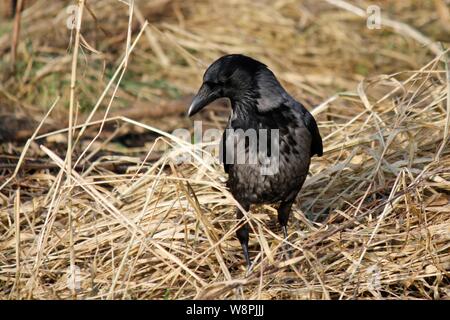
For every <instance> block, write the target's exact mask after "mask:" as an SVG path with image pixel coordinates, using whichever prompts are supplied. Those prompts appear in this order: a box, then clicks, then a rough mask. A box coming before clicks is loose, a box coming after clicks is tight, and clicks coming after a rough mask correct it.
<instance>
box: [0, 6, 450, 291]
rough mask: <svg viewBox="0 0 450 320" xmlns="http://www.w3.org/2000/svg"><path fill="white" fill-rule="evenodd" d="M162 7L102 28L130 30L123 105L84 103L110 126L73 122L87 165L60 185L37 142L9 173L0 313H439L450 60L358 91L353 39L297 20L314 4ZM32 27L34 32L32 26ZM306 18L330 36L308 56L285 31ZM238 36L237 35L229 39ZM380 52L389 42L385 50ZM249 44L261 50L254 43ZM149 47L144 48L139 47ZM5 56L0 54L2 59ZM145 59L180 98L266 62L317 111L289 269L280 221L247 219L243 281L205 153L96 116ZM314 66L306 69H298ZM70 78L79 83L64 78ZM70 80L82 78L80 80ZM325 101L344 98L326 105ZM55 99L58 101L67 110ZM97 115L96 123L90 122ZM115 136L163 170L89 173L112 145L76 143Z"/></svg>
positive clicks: (445, 271) (447, 205)
mask: <svg viewBox="0 0 450 320" xmlns="http://www.w3.org/2000/svg"><path fill="white" fill-rule="evenodd" d="M110 2H111V1H106V0H105V1H96V2H95V3H91V2H89V4H90V5H91V6H93V8H91V10H93V11H94V12H97V11H96V10H95V9H96V6H97V5H98V6H101V5H102V4H103V5H104V4H105V3H110ZM42 3H43V2H40V1H37V2H36V4H35V6H39V5H42ZM112 3H115V2H114V1H113V2H112ZM161 3H164V6H162V7H158V8H163V9H161V10H162V11H161V10H160V11H158V12H160V14H163V13H165V14H166V15H169V17H170V18H168V21H169V22H164V23H160V24H159V25H158V26H155V25H152V26H151V27H146V24H145V22H144V21H143V20H142V19H139V14H137V18H133V21H131V23H129V20H128V16H127V15H126V12H127V11H126V10H123V8H122V11H120V12H121V13H120V14H116V15H114V17H115V18H116V19H117V20H116V21H118V23H117V26H116V27H117V28H121V27H123V28H122V32H125V34H126V33H127V31H126V30H129V33H128V36H126V37H125V38H123V39H122V40H123V41H122V43H121V44H122V51H121V54H123V55H122V56H121V57H120V55H119V56H118V57H120V60H118V62H117V63H116V65H120V67H118V68H115V69H114V71H115V74H116V76H115V77H114V78H111V79H109V80H108V81H106V83H105V86H106V84H107V83H108V82H109V83H110V84H111V88H119V89H117V92H115V93H111V92H110V91H108V90H107V89H101V90H98V92H97V95H96V97H100V98H97V99H95V101H94V103H93V104H92V105H96V106H97V107H95V108H93V109H91V110H92V111H91V112H92V113H91V114H92V115H93V114H94V113H101V112H104V118H103V121H96V122H93V123H90V118H87V120H86V121H85V122H84V123H82V124H79V123H76V122H75V123H74V128H75V129H74V134H73V138H74V141H73V143H74V144H81V145H82V148H81V152H79V153H77V152H76V151H74V152H73V153H71V157H72V161H73V165H72V166H75V165H77V164H79V163H84V164H85V166H86V167H85V168H84V170H75V169H69V170H67V166H66V164H67V160H66V161H65V154H64V153H61V152H58V151H57V150H52V144H51V143H50V142H49V140H48V138H49V137H52V136H57V134H61V133H60V132H57V133H54V134H52V133H50V134H48V135H45V137H44V136H39V133H38V131H39V129H40V126H39V128H38V129H37V130H36V131H35V134H34V135H33V137H32V138H31V139H30V140H29V143H27V145H26V147H25V148H24V150H22V153H21V158H20V159H19V160H18V162H17V163H18V170H16V171H15V172H14V174H13V172H10V171H8V176H6V175H4V177H5V180H4V182H3V181H2V185H1V187H0V201H1V202H2V206H1V209H0V230H1V231H0V299H8V298H16V299H18V298H20V299H24V298H28V299H29V298H33V299H51V298H56V299H67V298H77V299H107V298H109V299H111V298H115V299H130V298H131V299H192V298H202V299H234V298H243V299H337V298H341V299H353V298H359V299H381V298H386V299H400V298H401V299H405V298H408V299H414V298H421V299H445V298H446V299H448V298H449V297H450V291H449V288H450V286H449V277H448V276H449V271H450V250H449V248H450V241H449V240H450V215H449V212H450V197H449V191H450V173H449V171H448V168H449V166H450V150H449V148H448V125H449V119H450V103H449V100H448V96H449V95H450V70H449V67H448V63H447V64H444V63H443V62H442V61H448V58H447V56H448V53H447V52H446V51H442V53H441V54H440V55H438V56H434V55H431V56H427V55H422V60H421V62H422V63H423V64H422V65H421V66H416V62H411V61H409V60H410V59H408V61H407V62H406V65H408V66H409V68H408V69H412V70H410V71H401V70H405V68H402V67H399V65H398V64H396V68H398V69H397V70H395V74H390V75H388V74H387V73H386V74H381V73H378V74H379V75H372V76H370V77H363V76H361V75H358V74H356V73H349V72H348V73H345V72H344V71H340V70H343V68H344V66H343V65H345V64H346V63H351V61H353V60H352V58H351V55H352V54H353V53H354V52H353V51H352V50H356V49H354V48H353V49H352V48H350V49H348V50H343V49H342V48H343V47H344V46H345V45H346V44H349V43H351V42H352V40H353V39H350V40H348V39H347V40H345V39H343V38H342V34H339V29H336V27H337V26H340V25H341V24H342V23H343V22H342V20H341V17H340V16H339V15H341V14H342V11H336V9H333V8H332V7H326V8H324V9H322V10H324V11H323V12H324V14H323V15H317V13H316V12H312V11H309V10H319V9H320V8H319V9H318V7H320V6H318V7H316V6H313V5H311V4H309V5H308V3H306V4H305V11H304V12H306V13H299V12H295V11H293V12H294V13H286V12H288V9H289V8H290V6H295V5H296V3H295V2H293V1H285V2H280V4H279V6H278V7H277V6H270V5H268V4H264V3H256V4H252V3H251V2H250V1H248V2H247V1H243V2H239V3H238V2H230V4H229V5H223V7H216V5H215V4H214V2H213V1H200V2H198V4H197V6H196V8H195V12H193V11H194V10H193V9H192V8H189V7H188V6H187V7H182V4H180V2H176V1H161ZM241 3H244V4H245V5H243V4H241ZM283 3H284V4H283ZM142 4H143V2H139V1H136V8H137V9H138V10H141V14H140V15H141V16H142V17H143V16H148V15H149V14H150V13H149V11H148V10H150V9H148V8H146V9H143V5H142ZM114 5H115V6H118V5H122V7H123V4H120V3H115V4H114ZM114 5H113V6H111V8H112V7H114ZM167 5H169V7H170V5H172V8H174V9H173V10H172V11H171V12H173V13H172V14H173V15H174V17H175V18H176V19H178V20H179V21H178V24H175V23H171V22H170V21H171V20H170V19H173V18H174V17H172V16H170V14H168V13H167V12H168V11H170V10H169V9H167V8H168V7H167ZM53 6H55V7H56V6H58V8H56V9H53V8H47V9H48V11H46V12H47V14H50V12H52V11H51V10H55V12H57V11H58V10H61V8H62V5H59V4H58V5H56V4H55V5H53ZM180 6H181V8H180ZM177 8H178V9H177ZM237 8H238V9H239V10H241V11H240V12H241V14H240V15H239V17H234V18H233V19H234V20H233V24H228V25H226V24H223V23H221V21H223V20H226V19H231V18H230V17H231V16H232V15H233V12H236V10H237ZM219 9H220V10H219ZM252 9H253V11H252ZM256 9H257V10H256ZM151 10H155V9H151ZM105 11H106V13H104V16H98V17H97V19H98V20H99V21H102V19H106V16H107V14H108V12H109V11H108V10H105ZM35 12H36V13H34V18H35V19H37V18H38V17H39V15H38V13H39V12H41V11H39V10H36V11H35ZM98 12H103V11H100V10H98ZM177 12H178V13H177ZM180 12H183V14H182V16H180V14H181V13H180ZM336 15H337V17H336V18H335V19H332V17H333V16H336ZM308 16H309V17H316V16H317V17H319V19H328V22H329V24H328V25H322V24H321V23H320V22H319V23H318V24H317V25H313V26H321V27H323V29H322V31H324V33H321V35H322V36H323V37H324V38H323V39H316V42H315V43H310V44H307V43H305V41H313V40H312V38H308V37H306V38H302V33H296V32H295V27H296V25H295V23H294V21H297V19H300V18H301V19H306V22H305V21H303V22H304V23H305V24H308V23H310V24H311V23H312V22H311V18H308ZM102 17H103V18H102ZM32 18H33V14H32V13H30V14H29V15H27V12H24V16H23V20H24V21H25V22H26V21H27V19H32ZM250 18H251V19H250ZM347 18H348V19H354V17H352V18H350V16H345V19H347ZM83 19H87V20H86V21H85V20H83V25H84V23H86V25H87V26H89V25H90V23H93V22H92V21H91V20H89V18H88V15H87V14H86V13H85V15H84V18H83ZM91 19H92V17H91ZM111 19H112V18H111ZM136 19H137V21H138V22H139V21H141V22H139V27H138V28H137V29H136V28H131V26H133V23H135V22H136ZM214 19H216V20H215V21H214V22H212V20H214ZM180 21H181V22H180ZM263 22H264V23H263ZM354 23H359V22H358V21H356V22H354ZM180 25H181V26H183V27H184V29H183V28H181V27H180ZM38 27H42V28H44V25H42V26H40V25H39V26H35V27H34V28H33V29H29V31H30V32H39V28H38ZM86 28H87V27H86ZM234 28H236V29H234ZM329 28H330V29H329ZM333 28H334V29H333ZM25 30H27V29H26V28H25ZM82 30H83V29H82ZM88 30H91V29H88ZM308 30H309V29H308ZM308 30H306V31H305V32H306V33H307V32H308ZM331 30H333V32H332V31H331ZM131 31H133V36H132V37H130V34H131ZM238 31H239V32H240V37H239V38H238V37H233V36H232V35H233V34H234V33H236V32H238ZM25 32H27V31H25ZM327 32H329V33H327ZM81 34H82V35H83V36H84V33H83V32H82V33H81ZM86 34H88V31H86ZM227 35H228V36H227ZM250 35H252V36H250ZM271 35H273V37H275V38H276V37H281V38H282V39H281V40H280V39H274V38H272V36H271ZM30 36H32V35H30ZM74 36H75V34H74ZM86 37H87V35H86ZM327 37H334V39H340V40H342V41H343V42H344V43H341V44H339V46H337V47H338V48H340V49H341V50H343V51H342V53H343V54H342V56H341V60H339V61H333V59H326V57H327V55H328V54H330V55H331V53H330V52H329V51H328V50H329V45H324V43H322V41H329V38H327ZM358 37H359V36H358V35H356V34H355V35H354V38H358ZM389 37H392V38H391V40H392V39H398V38H396V37H397V36H396V35H395V34H393V35H390V36H389ZM254 38H256V39H260V41H261V42H262V43H253V42H251V41H248V39H254ZM127 39H128V40H127ZM146 39H147V40H146ZM145 41H148V42H147V43H148V46H149V47H143V46H142V43H144V42H145ZM295 41H297V42H295ZM347 41H349V42H347ZM355 41H359V40H358V39H356V40H355ZM388 41H390V40H388ZM396 41H401V40H396ZM411 41H413V40H411ZM1 43H2V42H1V39H0V49H1ZM268 43H276V44H277V45H273V46H268V45H267V44H268ZM293 43H295V44H296V47H294V46H293ZM299 43H300V45H298V44H299ZM354 44H355V43H352V45H354ZM297 45H298V46H297ZM411 46H412V47H414V46H413V45H411ZM368 47H370V49H368V50H376V49H375V48H376V47H375V46H374V47H372V46H368ZM412 47H411V48H412ZM419 47H420V46H419ZM267 48H270V50H268V49H267ZM360 49H361V48H360ZM146 50H150V51H151V52H152V53H154V55H153V54H152V58H151V59H150V60H151V61H152V63H154V64H155V65H157V66H158V67H157V68H161V69H158V70H159V71H158V72H155V73H154V74H151V75H150V77H160V76H163V77H165V78H166V79H168V81H173V83H174V84H175V85H177V86H178V87H179V88H182V89H180V90H182V91H183V90H185V91H186V92H187V93H191V92H192V91H193V90H194V88H196V86H197V85H198V81H199V77H200V76H201V72H202V69H203V68H204V66H203V65H204V64H205V62H209V61H211V60H212V59H213V58H215V57H216V56H217V54H218V53H222V52H236V51H240V52H244V53H248V54H252V55H254V56H256V57H259V58H262V59H263V60H264V59H265V61H266V62H267V61H268V64H269V65H271V66H273V69H274V70H275V72H276V73H277V74H278V71H280V72H279V74H280V78H281V79H282V80H283V82H284V83H285V84H286V86H287V87H288V88H289V89H290V90H291V91H292V92H293V94H294V95H295V96H298V97H302V96H308V98H309V99H310V100H309V101H307V104H308V105H311V104H319V103H321V102H323V103H322V104H320V105H319V106H318V107H317V108H316V109H315V110H314V111H313V113H315V116H316V117H317V118H318V119H319V127H320V130H321V133H322V137H323V140H324V146H325V153H324V156H323V157H322V158H314V159H313V162H312V165H311V175H310V176H309V178H308V179H307V181H306V183H305V186H304V188H303V191H302V192H301V195H300V196H299V198H298V199H297V204H296V205H295V206H294V211H293V214H292V218H291V221H290V224H289V238H288V239H287V240H286V241H287V243H288V245H289V246H291V247H292V249H293V251H292V252H293V256H292V258H290V259H288V260H285V258H284V257H283V254H282V253H283V251H282V247H283V241H284V239H283V238H282V237H281V232H280V230H277V227H276V223H275V221H276V214H275V211H274V209H273V208H272V207H271V206H263V207H259V208H254V209H253V210H252V211H251V212H249V213H248V215H247V217H248V220H249V222H250V223H251V226H252V230H253V232H252V233H251V240H250V252H251V256H252V258H253V260H254V261H255V264H254V267H253V269H252V271H251V272H249V273H248V274H247V273H246V271H245V266H244V263H243V257H242V253H241V248H240V245H239V243H238V241H237V240H236V238H235V235H234V233H235V230H236V227H237V225H238V223H239V221H236V219H235V216H234V205H235V201H234V199H233V198H232V196H231V194H230V193H229V192H228V191H227V190H226V189H225V187H224V183H223V182H224V181H225V179H226V176H225V174H224V172H223V170H222V168H221V166H220V164H219V163H218V162H217V160H216V159H215V158H214V157H212V156H211V155H210V154H209V153H208V152H207V151H206V147H207V146H206V145H191V144H190V143H186V142H183V141H181V140H179V139H177V138H176V137H174V136H173V135H171V134H169V133H167V132H165V131H162V130H160V129H157V128H156V127H155V126H150V125H147V124H144V123H141V122H137V121H135V120H132V119H128V118H125V117H115V118H114V119H110V118H108V114H107V112H105V110H109V109H108V108H109V106H110V105H111V102H110V101H109V100H108V99H109V98H112V99H114V98H115V97H116V96H120V94H121V92H120V90H121V89H120V87H119V86H117V85H116V84H117V82H120V81H121V80H122V75H123V73H122V72H125V70H127V71H128V70H133V68H137V67H138V66H139V65H136V64H135V63H139V61H140V60H141V59H143V56H145V55H148V53H147V51H146ZM414 50H418V51H420V52H423V50H424V49H423V48H420V50H419V49H417V48H416V49H414ZM106 51H107V50H106ZM124 52H126V54H124ZM385 53H386V52H385ZM19 54H20V46H19ZM310 54H314V58H311V59H309V60H306V59H305V57H306V56H308V55H310ZM389 54H392V52H390V53H389ZM421 54H422V53H421ZM134 55H135V56H136V60H133V59H135V56H134ZM411 55H414V53H413V52H411ZM338 56H340V55H338ZM276 57H283V59H279V60H278V59H276ZM177 59H182V61H179V60H177ZM64 61H66V62H65V63H67V64H68V62H69V61H71V60H70V59H69V60H67V59H66V60H64ZM136 61H137V62H136ZM198 62H202V64H203V65H199V64H198ZM269 62H270V63H269ZM168 63H170V65H168ZM305 64H306V65H305ZM299 66H302V67H301V68H300V67H299ZM411 66H413V68H411ZM333 68H335V70H334V72H332V69H333ZM58 70H64V68H62V69H58ZM71 70H72V71H76V68H71V69H70V68H68V69H67V70H66V72H68V74H70V71H71ZM281 70H284V71H281ZM286 70H290V71H286ZM298 70H302V71H298ZM406 70H407V69H406ZM98 71H99V70H98V69H96V70H90V69H89V71H87V72H92V73H94V72H97V73H98ZM75 73H76V72H75ZM371 74H375V73H371ZM75 76H78V77H80V78H83V79H84V76H86V74H85V75H84V76H83V75H81V73H80V72H78V75H76V74H75ZM86 77H87V76H86ZM78 83H79V86H81V87H82V86H83V84H80V81H78ZM11 85H12V84H11ZM25 86H26V85H25ZM336 86H341V88H342V89H343V90H342V93H339V94H336V95H335V92H336V91H337V90H336ZM183 88H184V89H183ZM333 88H334V89H333ZM5 90H6V89H5ZM24 90H25V92H26V90H29V89H24ZM105 97H107V98H108V99H104V98H105ZM329 97H331V98H329ZM10 98H11V99H13V97H11V96H10ZM36 99H40V98H38V97H36ZM61 99H62V100H64V99H66V100H64V101H69V95H63V97H62V98H61ZM18 100H20V99H19V98H18ZM104 100H108V101H104ZM32 101H35V102H36V101H38V100H32ZM39 101H41V100H39ZM111 101H112V100H111ZM149 101H151V99H149ZM324 101H325V102H324ZM58 103H59V102H58V101H56V102H54V100H53V101H52V103H49V104H48V105H50V104H51V105H52V107H51V109H50V111H48V113H47V114H46V116H45V117H44V118H43V119H42V117H41V119H40V122H41V125H42V126H45V123H44V122H45V120H46V119H47V118H48V117H55V118H57V117H58V115H57V114H54V113H55V112H56V111H53V110H56V109H57V108H58V105H57V104H58ZM100 106H102V107H104V108H106V109H101V112H100V111H99V110H100V109H99V107H100ZM23 107H24V108H25V109H26V108H27V106H26V105H23ZM60 112H61V111H60ZM223 114H224V112H223V110H221V111H217V112H216V111H210V112H209V113H208V114H207V115H205V117H206V116H207V119H208V120H207V123H206V124H207V125H208V126H215V127H220V126H223V124H224V121H225V118H224V117H223ZM65 115H66V116H67V110H66V111H65ZM113 120H114V121H118V122H119V123H121V124H126V125H128V126H134V127H139V128H140V129H141V130H147V131H150V132H153V133H155V134H157V135H159V138H157V139H156V140H155V141H154V142H153V143H152V144H151V147H150V148H148V149H147V148H142V149H141V150H140V152H141V153H142V152H143V154H144V156H145V158H152V155H154V153H155V152H159V151H161V150H162V151H164V152H163V153H162V155H160V154H159V153H158V156H157V157H155V159H156V160H155V161H153V162H151V163H149V162H147V161H143V160H142V159H141V158H139V157H136V156H130V155H129V154H126V153H127V152H124V153H125V154H123V155H118V156H114V157H113V156H103V157H98V158H97V159H96V160H95V161H94V162H92V163H91V162H89V161H85V162H83V159H85V158H86V157H88V156H89V155H95V154H96V153H97V152H99V150H101V149H102V148H112V147H113V146H112V145H111V143H110V142H109V141H108V140H106V141H102V142H99V141H94V140H97V138H98V135H94V138H92V139H90V140H89V141H85V140H83V139H82V134H83V133H84V132H87V131H88V130H91V131H94V132H97V131H100V130H101V126H103V125H104V124H105V123H107V122H108V121H113ZM70 123H72V122H71V121H70ZM66 131H67V130H66ZM69 140H70V139H69ZM74 150H78V151H80V149H74ZM83 150H86V153H82V152H83ZM144 150H145V151H144ZM186 154H190V155H191V159H192V160H191V161H189V162H187V163H182V164H180V163H179V162H178V160H177V159H179V156H182V155H186ZM25 157H41V158H43V157H45V158H46V159H48V162H49V163H51V164H52V165H53V166H54V167H56V168H59V170H54V169H53V170H52V169H44V170H35V171H34V172H28V174H26V175H20V170H19V167H20V165H21V164H22V163H23V162H24V161H25V160H24V159H25ZM124 162H126V163H128V166H127V170H126V172H124V173H118V172H116V171H114V170H112V169H111V166H110V165H111V164H115V163H117V164H123V163H124ZM69 163H70V162H69ZM67 177H69V178H68V179H67ZM7 178H10V179H7Z"/></svg>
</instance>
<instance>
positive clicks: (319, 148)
mask: <svg viewBox="0 0 450 320" xmlns="http://www.w3.org/2000/svg"><path fill="white" fill-rule="evenodd" d="M288 104H290V105H291V106H293V107H294V108H295V109H297V110H299V111H300V112H301V114H302V120H303V122H304V124H305V126H306V128H307V129H308V131H309V133H311V156H313V155H315V154H317V155H318V156H319V157H321V156H322V155H323V145H322V137H321V136H320V132H319V128H318V127H317V123H316V120H315V119H314V117H313V115H312V114H311V113H310V112H309V111H308V110H307V109H306V108H305V107H304V106H303V105H302V104H301V103H300V102H298V101H296V100H294V99H292V100H291V101H290V103H288Z"/></svg>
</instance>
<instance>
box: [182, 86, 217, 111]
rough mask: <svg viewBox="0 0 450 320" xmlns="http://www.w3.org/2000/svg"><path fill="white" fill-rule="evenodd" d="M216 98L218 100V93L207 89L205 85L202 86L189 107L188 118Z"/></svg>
mask: <svg viewBox="0 0 450 320" xmlns="http://www.w3.org/2000/svg"><path fill="white" fill-rule="evenodd" d="M218 98H220V96H219V94H218V92H216V91H212V90H210V89H209V88H208V86H207V85H205V84H202V86H201V87H200V89H199V90H198V92H197V94H196V95H195V97H194V100H192V103H191V106H190V107H189V110H188V116H189V117H190V116H193V115H194V114H196V113H197V112H199V111H200V110H202V109H203V108H204V107H206V106H207V105H208V104H210V103H211V102H213V101H214V100H216V99H218Z"/></svg>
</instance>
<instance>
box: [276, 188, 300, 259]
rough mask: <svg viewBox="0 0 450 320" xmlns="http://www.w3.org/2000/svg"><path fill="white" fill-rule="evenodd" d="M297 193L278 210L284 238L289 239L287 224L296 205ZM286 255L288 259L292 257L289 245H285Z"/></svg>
mask: <svg viewBox="0 0 450 320" xmlns="http://www.w3.org/2000/svg"><path fill="white" fill-rule="evenodd" d="M296 195H297V192H296V193H293V194H292V195H290V196H289V197H288V198H287V199H285V200H284V201H282V202H281V204H280V207H279V208H278V222H279V223H280V225H281V228H282V229H283V234H284V238H285V239H287V237H288V232H287V224H288V221H289V215H290V213H291V209H292V204H293V203H294V200H295V196H296ZM284 248H285V249H284V250H285V253H286V254H287V257H290V256H291V252H290V250H289V245H287V244H285V245H284Z"/></svg>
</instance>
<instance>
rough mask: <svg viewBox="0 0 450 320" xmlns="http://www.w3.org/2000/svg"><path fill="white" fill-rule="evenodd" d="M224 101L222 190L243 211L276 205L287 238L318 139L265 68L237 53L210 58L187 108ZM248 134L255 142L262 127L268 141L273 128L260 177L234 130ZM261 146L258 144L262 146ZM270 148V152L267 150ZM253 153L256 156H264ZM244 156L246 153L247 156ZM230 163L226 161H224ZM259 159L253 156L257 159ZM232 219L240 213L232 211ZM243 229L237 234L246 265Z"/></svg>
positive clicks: (319, 145)
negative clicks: (239, 157)
mask: <svg viewBox="0 0 450 320" xmlns="http://www.w3.org/2000/svg"><path fill="white" fill-rule="evenodd" d="M220 97H227V98H229V99H230V101H231V106H232V111H231V115H230V118H229V121H228V125H227V129H229V130H225V132H224V135H223V140H222V143H221V158H222V160H223V161H224V162H225V163H224V169H225V172H226V173H228V181H227V186H228V187H229V189H230V191H231V193H232V194H233V196H234V198H235V199H236V200H237V201H238V202H239V203H240V204H241V206H242V207H243V208H244V209H245V210H249V209H250V205H252V204H262V203H278V202H279V203H280V206H279V208H278V220H279V222H280V224H281V226H282V228H283V231H284V234H285V236H287V222H288V219H289V213H290V211H291V207H292V203H293V202H294V200H295V197H296V196H297V194H298V192H299V191H300V189H301V188H302V185H303V183H304V181H305V179H306V176H307V174H308V170H309V165H310V159H311V157H312V156H313V155H318V156H321V155H322V152H323V150H322V139H321V137H320V133H319V129H318V127H317V124H316V122H315V120H314V117H313V116H312V115H311V114H310V113H309V112H308V111H307V110H306V108H305V107H304V106H303V105H302V104H301V103H299V102H297V101H296V100H295V99H294V98H292V97H291V96H290V95H289V94H288V93H287V92H286V91H285V90H284V88H283V87H282V86H281V84H280V83H279V82H278V80H277V79H276V77H275V75H274V74H273V73H272V72H271V71H270V70H269V69H268V68H267V66H266V65H264V64H262V63H260V62H258V61H256V60H254V59H252V58H250V57H247V56H243V55H236V54H234V55H226V56H223V57H221V58H219V59H218V60H216V61H215V62H214V63H213V64H212V65H211V66H210V67H209V68H208V69H207V70H206V72H205V75H204V77H203V84H202V86H201V88H200V90H199V92H198V93H197V95H196V97H195V98H194V100H193V102H192V105H191V107H190V108H189V112H188V113H189V116H191V115H193V114H195V113H196V112H198V111H199V110H201V109H202V108H203V107H205V106H206V105H207V104H209V103H210V102H212V101H213V100H215V99H217V98H220ZM239 129H242V130H243V131H244V132H252V131H251V130H254V131H255V132H256V135H257V139H258V141H259V140H260V139H262V138H261V137H263V135H262V133H261V132H263V131H261V129H266V130H267V131H266V132H267V135H268V136H269V137H270V135H271V133H274V132H275V131H272V130H273V129H277V130H278V133H279V134H278V137H279V139H275V138H274V140H273V141H275V140H276V141H278V142H279V143H278V146H279V149H278V150H279V161H278V162H274V163H276V164H278V166H277V167H276V168H277V170H275V171H272V172H275V173H273V174H262V172H263V171H262V167H263V165H262V164H261V163H259V162H257V163H254V162H253V163H249V162H250V161H249V154H251V152H249V146H250V144H249V142H248V141H244V140H242V139H245V137H243V136H242V135H239V134H237V131H236V130H239ZM239 141H242V143H244V145H245V148H246V153H245V160H246V161H245V162H244V163H242V161H241V162H239V163H238V162H237V161H236V159H235V158H233V155H234V156H236V154H235V153H236V152H235V151H236V150H235V149H234V148H235V147H236V146H237V144H238V143H239ZM264 145H265V144H263V146H264ZM266 145H267V149H268V152H267V154H268V155H269V156H270V155H271V153H273V154H275V151H276V148H273V147H272V146H274V145H273V144H271V140H270V139H269V140H268V141H267V144H266ZM272 149H273V150H272ZM261 150H262V149H261V148H259V147H258V148H257V149H256V151H255V152H256V153H257V154H258V157H259V156H261V155H262V154H266V152H262V151H261ZM247 152H249V153H247ZM227 159H228V160H229V159H232V161H228V162H226V161H225V160H227ZM258 159H259V158H258ZM236 211H237V216H238V218H242V216H243V214H242V212H241V211H240V210H239V209H237V210H236ZM248 233H249V232H248V225H247V224H245V223H244V224H243V225H242V226H241V227H240V229H239V230H238V231H237V237H238V239H239V241H240V242H241V245H242V248H243V251H244V256H245V258H246V261H247V264H248V265H250V259H249V256H248V237H249V235H248Z"/></svg>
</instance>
